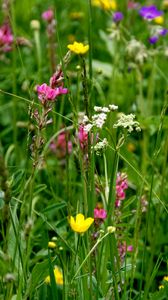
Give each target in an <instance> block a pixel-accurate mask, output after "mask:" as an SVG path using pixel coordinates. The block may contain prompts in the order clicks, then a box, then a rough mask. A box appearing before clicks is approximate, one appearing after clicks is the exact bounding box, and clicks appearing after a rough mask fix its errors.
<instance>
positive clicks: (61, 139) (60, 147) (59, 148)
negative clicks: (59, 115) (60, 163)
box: [50, 132, 72, 158]
mask: <svg viewBox="0 0 168 300" xmlns="http://www.w3.org/2000/svg"><path fill="white" fill-rule="evenodd" d="M68 139H69V136H68V132H62V133H60V134H59V136H58V138H57V140H56V141H52V142H51V143H50V149H51V150H52V151H53V152H54V153H56V155H57V156H58V157H59V158H63V157H65V156H66V154H67V153H68V154H70V153H71V152H72V142H71V141H70V140H68Z"/></svg>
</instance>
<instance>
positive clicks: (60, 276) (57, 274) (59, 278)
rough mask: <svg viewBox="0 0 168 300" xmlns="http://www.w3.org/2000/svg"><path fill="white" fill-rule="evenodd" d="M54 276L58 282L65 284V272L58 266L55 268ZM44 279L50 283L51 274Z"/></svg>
mask: <svg viewBox="0 0 168 300" xmlns="http://www.w3.org/2000/svg"><path fill="white" fill-rule="evenodd" d="M54 277H55V282H56V283H57V284H59V285H63V274H62V272H61V271H60V269H59V268H58V267H57V266H56V267H55V268H54ZM44 281H45V283H46V284H50V282H51V279H50V276H47V277H46V278H45V280H44Z"/></svg>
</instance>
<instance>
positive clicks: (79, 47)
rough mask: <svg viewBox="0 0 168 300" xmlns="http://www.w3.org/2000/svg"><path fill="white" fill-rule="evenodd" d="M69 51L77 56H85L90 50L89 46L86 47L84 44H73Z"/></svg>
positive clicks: (70, 45) (69, 46)
mask: <svg viewBox="0 0 168 300" xmlns="http://www.w3.org/2000/svg"><path fill="white" fill-rule="evenodd" d="M67 47H68V49H69V50H71V51H72V52H74V53H76V54H85V53H86V52H87V51H88V50H89V45H86V46H85V45H84V44H82V43H78V42H74V43H73V44H69V45H68V46H67Z"/></svg>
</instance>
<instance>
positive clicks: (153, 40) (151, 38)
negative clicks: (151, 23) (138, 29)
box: [149, 35, 159, 45]
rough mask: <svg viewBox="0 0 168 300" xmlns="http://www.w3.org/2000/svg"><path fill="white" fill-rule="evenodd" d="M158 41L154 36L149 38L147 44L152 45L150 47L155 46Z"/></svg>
mask: <svg viewBox="0 0 168 300" xmlns="http://www.w3.org/2000/svg"><path fill="white" fill-rule="evenodd" d="M158 39H159V38H158V36H155V35H154V36H151V37H150V38H149V43H150V44H152V45H153V44H156V42H157V41H158Z"/></svg>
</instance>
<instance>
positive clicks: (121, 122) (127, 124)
mask: <svg viewBox="0 0 168 300" xmlns="http://www.w3.org/2000/svg"><path fill="white" fill-rule="evenodd" d="M134 119H135V115H133V114H129V115H125V114H121V116H120V118H119V119H118V121H117V123H115V124H114V125H113V127H114V128H117V127H123V128H125V129H127V130H128V132H132V131H133V130H134V129H135V130H136V131H141V128H140V125H139V122H137V121H135V120H134Z"/></svg>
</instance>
